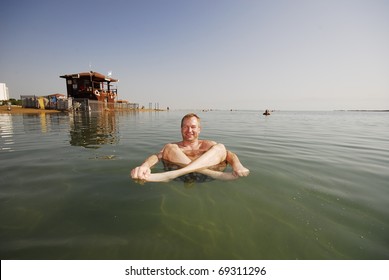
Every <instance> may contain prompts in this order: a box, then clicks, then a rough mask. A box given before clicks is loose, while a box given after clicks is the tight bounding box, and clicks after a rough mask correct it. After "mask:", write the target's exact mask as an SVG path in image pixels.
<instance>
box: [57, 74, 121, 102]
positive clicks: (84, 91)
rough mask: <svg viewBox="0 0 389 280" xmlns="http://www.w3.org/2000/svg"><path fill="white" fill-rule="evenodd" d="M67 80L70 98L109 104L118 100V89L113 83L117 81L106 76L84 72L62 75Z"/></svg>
mask: <svg viewBox="0 0 389 280" xmlns="http://www.w3.org/2000/svg"><path fill="white" fill-rule="evenodd" d="M60 78H64V79H66V88H67V93H68V97H72V98H87V99H89V100H97V101H103V102H105V101H106V102H108V103H114V102H115V101H116V99H117V88H114V86H113V85H112V84H111V83H114V82H118V80H117V79H114V78H111V77H110V76H105V75H103V74H100V73H97V72H93V71H90V72H82V73H77V74H68V75H62V76H60Z"/></svg>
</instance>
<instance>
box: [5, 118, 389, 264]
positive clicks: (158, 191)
mask: <svg viewBox="0 0 389 280" xmlns="http://www.w3.org/2000/svg"><path fill="white" fill-rule="evenodd" d="M185 113H187V112H183V111H182V112H180V111H172V112H152V113H116V114H115V113H102V114H91V115H89V114H84V115H83V114H78V115H66V114H59V115H38V116H34V115H14V116H9V115H0V125H1V126H0V137H1V138H0V163H1V165H0V174H1V175H0V185H1V186H0V257H1V259H388V258H389V207H388V206H389V142H388V139H389V114H388V113H373V112H369V113H366V112H275V113H273V114H272V115H271V116H269V117H264V116H262V114H261V113H262V112H254V111H233V112H230V111H210V112H198V113H199V115H200V116H201V117H202V119H203V131H202V134H201V137H202V138H208V139H213V140H216V141H218V142H222V143H224V144H225V145H226V146H227V148H228V149H230V150H232V151H234V152H235V153H237V154H238V156H239V157H240V159H241V161H242V163H243V164H244V165H245V166H246V167H248V168H249V169H250V170H251V174H250V176H249V177H247V178H243V179H240V180H237V181H232V182H222V181H211V182H205V183H194V184H185V183H183V182H181V181H173V182H169V183H147V184H145V185H139V184H136V183H134V182H133V181H132V180H130V179H129V177H128V174H129V172H130V170H131V169H132V168H134V167H135V166H137V165H139V164H140V163H141V162H142V161H143V160H144V159H145V158H146V157H147V156H148V155H149V154H151V153H154V152H156V151H159V149H160V148H161V147H162V146H163V144H164V143H166V142H172V141H177V140H179V139H180V130H179V125H180V120H181V117H182V116H183V115H184V114H185ZM155 171H162V166H161V165H158V166H157V167H156V168H155Z"/></svg>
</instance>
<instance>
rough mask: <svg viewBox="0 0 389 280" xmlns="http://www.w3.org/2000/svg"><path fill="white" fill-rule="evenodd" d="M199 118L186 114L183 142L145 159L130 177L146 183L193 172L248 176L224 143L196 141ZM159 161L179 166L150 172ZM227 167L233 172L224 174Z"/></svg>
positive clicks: (220, 176) (222, 177) (223, 177)
mask: <svg viewBox="0 0 389 280" xmlns="http://www.w3.org/2000/svg"><path fill="white" fill-rule="evenodd" d="M200 131H201V122H200V118H199V117H198V116H197V115H196V114H194V113H191V114H187V115H185V116H184V117H183V118H182V120H181V135H182V141H180V142H177V143H169V144H166V145H165V146H164V147H163V148H162V150H161V151H160V152H159V153H158V154H154V155H151V156H150V157H148V158H147V159H146V160H145V161H144V162H143V164H142V165H140V166H138V167H136V168H134V169H133V170H131V178H133V179H135V180H141V181H146V182H168V181H170V180H173V179H175V178H177V177H179V176H183V175H185V174H189V173H192V172H197V173H201V174H204V175H207V176H209V177H212V178H214V179H220V180H235V179H237V178H239V177H245V176H248V175H249V173H250V171H249V170H248V169H247V168H246V167H244V166H243V165H242V163H241V162H240V161H239V158H238V156H237V155H236V154H234V153H233V152H231V151H228V150H226V148H225V147H224V145H223V144H220V143H216V142H215V141H211V140H199V134H200ZM159 160H163V161H165V162H169V163H172V164H175V165H177V166H179V167H182V168H180V169H177V170H172V171H166V172H162V173H151V168H152V167H153V166H154V165H155V164H156V163H158V161H159ZM227 164H230V165H231V167H232V170H233V171H232V172H223V170H224V169H225V168H226V167H227Z"/></svg>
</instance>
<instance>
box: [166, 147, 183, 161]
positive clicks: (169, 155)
mask: <svg viewBox="0 0 389 280" xmlns="http://www.w3.org/2000/svg"><path fill="white" fill-rule="evenodd" d="M179 151H180V148H179V147H178V145H177V144H166V145H165V147H164V149H163V153H162V158H163V159H165V160H172V159H175V157H176V155H177V153H178V152H179Z"/></svg>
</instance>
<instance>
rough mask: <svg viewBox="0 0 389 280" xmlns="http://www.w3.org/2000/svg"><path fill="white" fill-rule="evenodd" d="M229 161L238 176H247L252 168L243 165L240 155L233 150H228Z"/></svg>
mask: <svg viewBox="0 0 389 280" xmlns="http://www.w3.org/2000/svg"><path fill="white" fill-rule="evenodd" d="M226 160H227V162H228V163H229V164H230V165H231V167H232V170H233V174H234V175H235V176H238V177H245V176H248V175H249V174H250V170H248V169H247V168H246V167H244V166H243V165H242V163H241V162H240V160H239V158H238V156H237V155H236V154H234V153H233V152H231V151H227V158H226Z"/></svg>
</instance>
